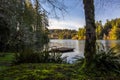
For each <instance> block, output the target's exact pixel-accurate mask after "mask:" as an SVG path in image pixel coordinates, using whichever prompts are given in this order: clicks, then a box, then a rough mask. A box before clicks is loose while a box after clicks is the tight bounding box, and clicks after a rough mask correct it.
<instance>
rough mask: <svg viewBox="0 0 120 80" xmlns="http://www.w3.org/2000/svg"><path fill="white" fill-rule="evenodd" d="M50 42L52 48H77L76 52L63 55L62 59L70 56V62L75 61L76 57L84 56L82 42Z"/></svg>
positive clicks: (68, 58)
mask: <svg viewBox="0 0 120 80" xmlns="http://www.w3.org/2000/svg"><path fill="white" fill-rule="evenodd" d="M50 42H51V46H57V47H68V48H75V49H74V52H67V53H64V54H63V55H62V57H65V56H68V57H67V60H68V62H71V61H74V59H72V58H74V57H75V56H81V57H83V56H84V54H83V53H84V41H82V40H79V41H78V40H51V41H50ZM58 44H59V45H58ZM60 44H61V45H62V46H60Z"/></svg>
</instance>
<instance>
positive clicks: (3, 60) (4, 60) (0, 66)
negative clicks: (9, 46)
mask: <svg viewBox="0 0 120 80" xmlns="http://www.w3.org/2000/svg"><path fill="white" fill-rule="evenodd" d="M13 59H14V54H13V53H4V56H0V71H1V70H4V69H6V68H8V67H9V66H10V65H11V63H12V61H13Z"/></svg>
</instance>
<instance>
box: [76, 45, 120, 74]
mask: <svg viewBox="0 0 120 80" xmlns="http://www.w3.org/2000/svg"><path fill="white" fill-rule="evenodd" d="M115 49H116V47H114V48H110V49H109V50H106V49H105V48H104V46H103V45H101V46H100V45H99V46H97V47H96V54H95V55H94V59H93V63H92V64H91V66H92V67H90V69H86V70H91V71H92V72H93V71H96V73H97V74H99V73H98V72H100V74H104V73H105V74H106V73H109V72H115V73H120V55H119V54H118V53H117V52H115ZM78 58H79V59H78ZM76 59H77V61H76V65H82V68H84V67H85V65H84V64H85V63H84V60H85V58H80V57H76ZM82 68H81V69H82ZM91 68H92V69H91Z"/></svg>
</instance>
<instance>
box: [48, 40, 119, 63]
mask: <svg viewBox="0 0 120 80" xmlns="http://www.w3.org/2000/svg"><path fill="white" fill-rule="evenodd" d="M97 42H98V43H100V44H101V43H102V44H103V45H104V47H105V49H106V50H109V49H110V48H113V47H115V46H117V48H115V50H116V51H119V52H120V40H98V41H97ZM50 43H51V46H57V47H68V48H69V47H70V48H75V49H74V52H67V53H64V54H63V55H62V57H65V56H68V57H67V61H68V62H72V61H74V59H73V58H74V57H75V56H81V57H84V45H85V42H84V40H57V39H56V40H54V39H53V40H50Z"/></svg>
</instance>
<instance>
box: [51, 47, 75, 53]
mask: <svg viewBox="0 0 120 80" xmlns="http://www.w3.org/2000/svg"><path fill="white" fill-rule="evenodd" d="M51 50H52V51H55V52H61V53H64V52H73V51H74V48H68V47H60V48H57V47H56V48H53V49H51Z"/></svg>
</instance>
